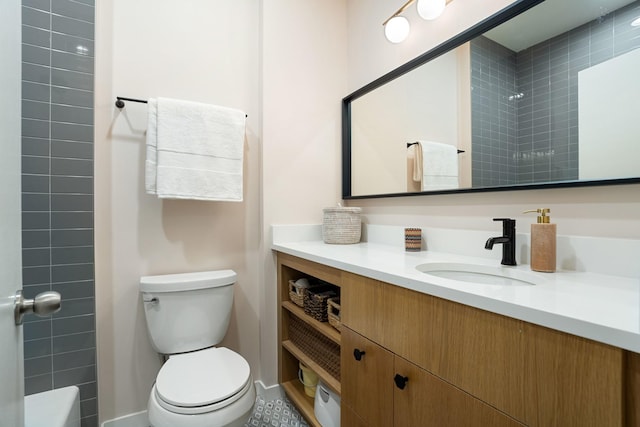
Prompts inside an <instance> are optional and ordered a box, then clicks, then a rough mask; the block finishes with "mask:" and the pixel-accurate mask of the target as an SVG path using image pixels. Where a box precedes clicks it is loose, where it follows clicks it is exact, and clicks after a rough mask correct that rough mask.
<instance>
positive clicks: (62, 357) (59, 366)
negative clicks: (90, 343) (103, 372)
mask: <svg viewBox="0 0 640 427" xmlns="http://www.w3.org/2000/svg"><path fill="white" fill-rule="evenodd" d="M95 364H96V353H95V352H94V351H92V350H91V349H89V350H79V351H72V352H70V353H67V354H58V355H55V356H53V369H55V370H56V371H64V370H67V369H73V368H77V367H84V366H91V365H95ZM89 398H90V397H89Z"/></svg>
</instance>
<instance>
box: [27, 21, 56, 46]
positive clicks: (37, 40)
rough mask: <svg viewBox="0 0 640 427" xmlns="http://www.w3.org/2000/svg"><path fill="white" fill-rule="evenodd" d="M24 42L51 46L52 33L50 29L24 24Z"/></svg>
mask: <svg viewBox="0 0 640 427" xmlns="http://www.w3.org/2000/svg"><path fill="white" fill-rule="evenodd" d="M22 43H25V44H28V45H34V46H40V47H45V48H48V47H51V33H50V32H49V30H43V29H40V28H34V27H29V26H27V25H23V26H22Z"/></svg>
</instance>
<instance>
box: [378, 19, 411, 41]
mask: <svg viewBox="0 0 640 427" xmlns="http://www.w3.org/2000/svg"><path fill="white" fill-rule="evenodd" d="M409 30H411V26H410V25H409V21H408V20H407V18H405V17H404V16H394V17H393V18H391V19H390V20H389V22H387V24H386V25H385V26H384V35H385V37H386V38H387V40H389V41H390V42H391V43H400V42H403V41H404V40H405V39H406V38H407V36H408V35H409Z"/></svg>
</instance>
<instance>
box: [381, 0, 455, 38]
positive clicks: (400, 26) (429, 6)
mask: <svg viewBox="0 0 640 427" xmlns="http://www.w3.org/2000/svg"><path fill="white" fill-rule="evenodd" d="M416 1H417V2H418V4H417V5H416V9H417V10H418V15H420V17H421V18H422V19H426V20H433V19H437V18H438V17H439V16H440V15H442V12H444V8H445V6H446V5H447V3H449V2H451V1H453V0H408V1H407V2H406V3H405V4H403V5H402V6H401V7H400V9H398V10H396V12H395V13H394V14H393V15H391V16H390V17H389V18H388V19H387V20H386V21H384V22H383V23H382V25H383V26H384V35H385V37H386V38H387V40H389V41H390V42H391V43H400V42H402V41H404V40H405V39H406V38H407V36H408V35H409V31H410V30H411V26H410V25H409V20H408V19H407V18H405V17H404V16H400V15H401V14H402V13H403V12H404V11H405V10H406V9H407V8H408V7H409V6H411V5H412V4H413V3H415V2H416Z"/></svg>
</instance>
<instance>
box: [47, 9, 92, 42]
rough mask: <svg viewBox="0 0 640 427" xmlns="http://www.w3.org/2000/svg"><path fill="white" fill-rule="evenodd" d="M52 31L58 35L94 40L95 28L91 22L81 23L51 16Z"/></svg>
mask: <svg viewBox="0 0 640 427" xmlns="http://www.w3.org/2000/svg"><path fill="white" fill-rule="evenodd" d="M51 30H52V31H55V32H56V33H61V34H66V35H69V36H76V37H81V38H85V39H89V40H93V39H94V36H93V31H94V26H93V23H91V22H84V21H79V20H77V19H71V18H67V17H64V16H58V15H51Z"/></svg>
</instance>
